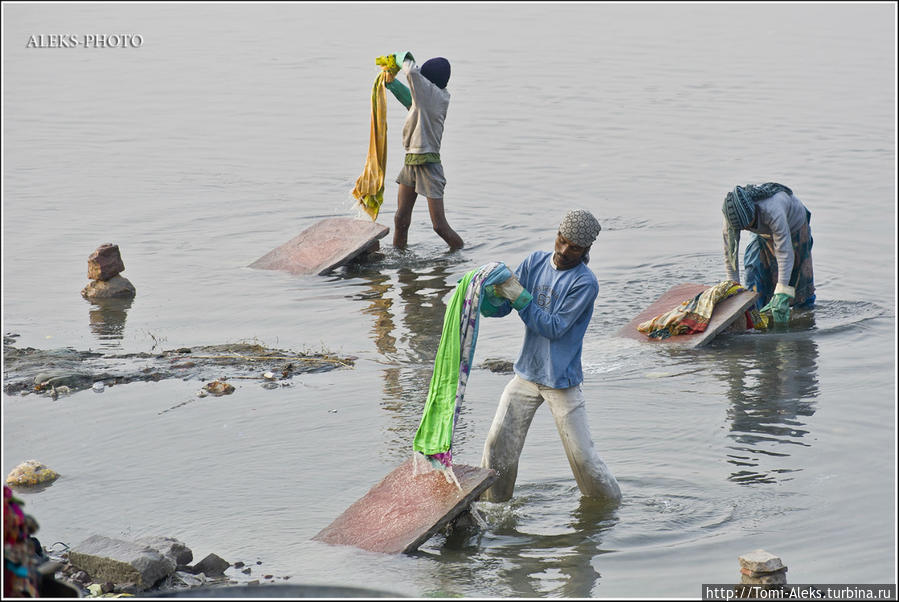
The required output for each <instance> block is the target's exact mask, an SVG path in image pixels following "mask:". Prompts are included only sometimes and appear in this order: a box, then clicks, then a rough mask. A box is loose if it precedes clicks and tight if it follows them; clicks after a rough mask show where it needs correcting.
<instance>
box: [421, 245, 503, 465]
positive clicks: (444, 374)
mask: <svg viewBox="0 0 899 602" xmlns="http://www.w3.org/2000/svg"><path fill="white" fill-rule="evenodd" d="M511 275H512V273H511V272H510V271H509V268H507V267H506V266H505V264H503V263H501V262H493V263H488V264H486V265H483V266H481V267H480V268H478V269H476V270H472V271H470V272H468V273H466V274H465V275H464V276H463V277H462V279H461V280H460V281H459V283H458V284H457V285H456V290H455V291H454V292H453V297H452V299H451V300H450V303H449V306H448V307H447V308H446V313H445V314H444V318H443V332H442V334H441V336H440V344H439V345H438V347H437V357H436V358H435V360H434V372H433V375H432V376H431V385H430V387H429V389H428V399H427V402H426V403H425V409H424V413H423V414H422V417H421V423H420V424H419V426H418V431H417V432H416V433H415V439H414V441H413V444H412V448H413V450H414V452H416V453H420V454H423V455H424V456H425V457H426V458H427V459H428V460H429V462H430V464H431V465H432V466H433V467H435V468H439V469H441V470H442V469H444V468H449V467H450V466H452V460H453V454H452V444H453V432H454V431H455V427H456V423H457V421H458V418H459V412H460V410H461V409H462V400H463V398H464V397H465V387H466V385H467V384H468V375H469V373H470V371H471V364H472V361H473V360H474V350H475V346H476V344H477V340H478V322H479V318H480V316H481V313H482V308H481V305H482V302H484V301H486V300H487V293H485V292H484V287H485V286H488V285H492V284H498V283H500V282H504V281H505V280H506V279H507V278H509V277H510V276H511ZM484 309H485V310H487V311H484V312H483V313H484V314H485V315H491V314H490V313H489V308H488V304H485V305H484Z"/></svg>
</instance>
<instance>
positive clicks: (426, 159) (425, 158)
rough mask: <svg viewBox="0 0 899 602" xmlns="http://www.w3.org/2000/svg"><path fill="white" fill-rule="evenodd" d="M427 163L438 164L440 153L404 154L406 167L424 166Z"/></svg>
mask: <svg viewBox="0 0 899 602" xmlns="http://www.w3.org/2000/svg"><path fill="white" fill-rule="evenodd" d="M427 163H440V153H422V154H420V155H416V154H415V153H406V165H425V164H427Z"/></svg>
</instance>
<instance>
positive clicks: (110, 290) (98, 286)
mask: <svg viewBox="0 0 899 602" xmlns="http://www.w3.org/2000/svg"><path fill="white" fill-rule="evenodd" d="M135 294H137V290H136V289H135V288H134V285H133V284H131V281H130V280H128V279H127V278H125V277H124V276H119V275H116V276H113V277H112V278H110V279H109V280H91V281H90V282H88V283H87V286H85V287H84V288H83V289H82V290H81V296H82V297H84V298H86V299H112V298H122V297H133V296H134V295H135Z"/></svg>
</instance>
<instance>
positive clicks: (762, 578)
mask: <svg viewBox="0 0 899 602" xmlns="http://www.w3.org/2000/svg"><path fill="white" fill-rule="evenodd" d="M739 561H740V582H741V583H742V584H743V585H784V584H786V582H787V567H786V566H785V565H784V563H783V561H781V559H780V557H779V556H775V555H774V554H771V553H770V552H766V551H765V550H755V551H752V552H750V553H749V554H744V555H743V556H740V558H739Z"/></svg>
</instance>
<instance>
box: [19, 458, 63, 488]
mask: <svg viewBox="0 0 899 602" xmlns="http://www.w3.org/2000/svg"><path fill="white" fill-rule="evenodd" d="M58 478H59V474H58V473H56V472H55V471H53V470H51V469H50V468H48V467H47V466H46V465H45V464H42V463H41V462H38V461H37V460H28V461H27V462H23V463H21V464H19V465H18V466H16V467H15V468H13V469H12V471H11V472H10V473H9V475H7V477H6V484H7V485H9V486H10V487H22V488H25V487H38V486H41V485H48V484H50V483H52V482H53V481H55V480H56V479H58Z"/></svg>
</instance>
